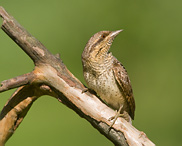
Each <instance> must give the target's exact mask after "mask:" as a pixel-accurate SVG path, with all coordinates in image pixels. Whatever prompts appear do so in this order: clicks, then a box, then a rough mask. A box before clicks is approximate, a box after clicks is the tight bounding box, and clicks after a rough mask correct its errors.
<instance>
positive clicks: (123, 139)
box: [0, 7, 154, 146]
mask: <svg viewBox="0 0 182 146" xmlns="http://www.w3.org/2000/svg"><path fill="white" fill-rule="evenodd" d="M0 16H1V17H2V18H3V24H2V26H1V29H2V30H3V31H4V32H5V33H6V34H7V35H8V36H9V37H11V38H12V40H13V41H15V42H16V43H17V44H18V45H19V46H20V47H21V48H22V50H24V51H25V53H26V54H27V55H28V56H29V57H30V58H31V59H32V60H33V62H34V64H35V68H34V70H33V71H32V72H30V73H27V74H24V75H22V76H18V77H15V78H13V79H9V80H6V81H3V82H1V86H0V92H4V91H6V90H9V89H12V88H17V87H18V89H17V90H16V91H15V93H14V94H13V95H12V96H11V97H10V99H9V100H8V101H7V103H6V105H5V106H4V108H3V109H2V111H1V113H0V146H3V145H4V144H5V143H6V141H7V140H8V139H9V138H10V137H11V136H12V135H13V133H14V132H15V130H16V129H17V128H18V126H19V125H20V123H21V122H22V120H23V118H24V117H25V116H26V114H27V112H28V111H29V110H30V107H31V105H32V104H33V102H35V101H36V99H37V98H39V97H40V96H42V95H50V96H51V97H54V98H56V99H58V101H60V102H62V103H63V104H65V105H66V106H68V107H69V108H71V109H73V110H74V111H75V112H76V113H77V114H78V115H80V116H81V117H82V118H85V119H86V120H87V121H88V122H90V123H91V124H92V125H93V126H94V127H95V128H96V129H97V130H98V131H100V133H102V134H103V135H105V136H106V137H107V138H108V139H110V140H111V141H112V142H113V143H114V144H115V145H118V146H119V145H123V146H127V145H136V146H139V145H140V146H143V145H147V146H149V145H151V146H153V145H154V144H153V143H152V142H151V141H150V140H149V139H148V138H147V136H146V135H145V134H144V133H143V132H140V131H138V130H137V129H136V128H134V127H133V126H132V125H131V124H129V123H128V122H126V121H125V120H124V119H122V118H118V119H117V121H116V123H115V124H114V125H113V127H112V128H111V129H109V125H110V124H111V123H112V121H108V119H109V118H110V117H112V116H114V115H115V111H113V110H112V109H110V108H109V107H107V106H106V105H105V104H103V103H102V102H101V101H100V100H99V99H98V98H97V97H96V96H95V95H93V94H91V93H89V92H84V93H82V91H83V90H84V89H85V87H84V85H83V84H82V83H81V82H80V81H79V80H78V79H77V78H76V77H74V75H73V74H72V73H71V72H70V71H69V70H68V69H67V68H66V66H65V65H64V64H63V62H62V61H61V59H60V58H59V56H58V55H52V54H51V53H50V52H49V51H48V50H47V49H46V48H45V47H44V45H42V44H41V43H40V42H39V41H38V40H37V39H35V38H34V37H33V36H31V35H30V34H29V33H28V32H27V31H26V30H25V29H24V28H23V27H22V26H21V25H20V24H19V23H18V22H17V21H16V20H15V19H14V18H13V17H12V16H10V15H9V14H8V13H7V12H6V11H5V10H4V9H3V8H2V7H0Z"/></svg>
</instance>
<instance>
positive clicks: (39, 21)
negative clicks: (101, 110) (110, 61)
mask: <svg viewBox="0 0 182 146" xmlns="http://www.w3.org/2000/svg"><path fill="white" fill-rule="evenodd" d="M0 5H1V6H3V7H4V8H5V9H6V10H7V11H8V12H9V13H10V14H11V15H13V17H14V18H16V20H17V21H18V22H19V23H20V24H21V25H22V26H23V27H25V28H26V29H27V30H28V31H29V32H30V33H31V34H32V35H33V36H34V37H36V38H37V39H39V40H40V41H41V42H42V43H43V44H44V45H45V46H46V47H47V48H48V49H49V50H50V51H51V52H52V53H53V54H56V53H60V54H61V59H62V60H63V62H64V63H65V64H66V65H67V67H68V69H69V70H70V71H71V72H72V73H73V74H74V75H75V76H76V77H77V78H78V79H80V80H81V81H82V82H83V83H84V84H85V82H84V79H83V74H82V65H81V53H82V51H83V49H84V47H85V44H86V43H87V41H88V39H89V38H90V37H91V36H92V35H93V34H94V33H96V32H98V31H101V30H118V29H124V31H123V32H122V33H120V35H119V36H118V37H117V38H116V39H115V41H114V43H113V45H112V48H111V51H112V52H113V54H114V55H115V56H116V57H117V58H118V60H120V61H121V62H122V63H123V64H124V66H125V67H126V69H127V70H128V73H129V76H130V79H131V82H132V86H133V90H134V95H135V100H136V117H135V120H134V121H133V125H134V126H135V127H136V128H137V129H139V130H141V131H144V132H145V133H146V134H147V136H148V137H149V139H151V140H152V141H153V142H154V143H155V144H156V145H160V146H171V145H182V139H181V130H182V126H181V124H182V117H181V110H182V107H181V103H182V102H181V101H182V100H181V97H182V94H181V91H180V90H181V89H182V88H181V81H182V77H181V74H182V66H181V62H182V51H181V50H182V40H181V38H182V1H180V0H173V1H170V0H152V1H149V0H135V1H133V0H132V1H127V0H114V1H111V0H102V1H98V0H92V1H88V0H77V1H76V0H51V1H50V0H39V1H37V0H13V1H12V0H0ZM0 23H1V24H2V20H0ZM33 68H34V65H33V63H32V61H31V59H30V58H29V57H28V56H27V55H26V54H25V53H24V52H23V51H22V50H21V49H20V48H19V47H18V46H17V45H16V44H15V43H14V42H13V41H12V40H11V39H10V38H9V37H8V36H7V35H6V34H5V33H4V32H3V31H2V30H0V81H3V80H6V79H9V78H12V77H15V76H18V75H21V74H24V73H27V72H30V71H32V70H33ZM13 91H14V90H11V91H7V92H4V93H1V94H0V109H2V108H3V106H4V104H5V103H6V102H7V100H8V98H9V97H10V95H11V94H12V93H13ZM12 145H13V146H20V145H26V146H32V145H34V146H40V145H47V146H48V145H54V146H57V145H65V146H71V145H79V146H85V145H87V146H93V145H96V146H100V145H103V146H111V145H113V144H112V143H111V142H110V141H109V140H107V139H106V138H105V137H104V136H102V135H101V134H100V133H99V132H98V131H97V130H95V129H94V128H93V127H92V126H91V125H90V124H89V123H88V122H87V121H86V120H84V119H82V118H80V117H79V116H78V115H77V114H76V113H75V112H74V111H72V110H70V109H69V108H67V107H66V106H64V105H63V104H61V103H59V102H58V101H57V100H55V99H54V98H50V97H48V96H43V97H42V98H40V99H39V100H37V101H36V102H35V103H34V105H33V106H32V108H31V110H30V111H29V112H28V114H27V116H26V118H25V119H24V120H23V122H22V124H21V125H20V127H19V128H18V129H17V130H16V132H15V134H14V135H13V136H12V137H11V138H10V140H9V141H8V142H7V146H12Z"/></svg>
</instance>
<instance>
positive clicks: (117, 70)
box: [113, 59, 135, 119]
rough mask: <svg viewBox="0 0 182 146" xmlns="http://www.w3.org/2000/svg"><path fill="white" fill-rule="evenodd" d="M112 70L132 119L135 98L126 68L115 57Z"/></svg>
mask: <svg viewBox="0 0 182 146" xmlns="http://www.w3.org/2000/svg"><path fill="white" fill-rule="evenodd" d="M113 72H114V76H115V79H116V81H117V83H118V85H119V88H120V90H122V91H123V93H124V95H125V98H126V100H127V102H128V105H129V107H130V112H129V113H128V114H129V115H130V116H131V118H132V119H134V112H135V100H134V96H133V90H132V87H131V83H130V79H129V77H128V74H127V71H126V69H125V68H124V66H123V65H122V64H121V63H120V62H119V61H118V60H117V59H115V60H114V67H113Z"/></svg>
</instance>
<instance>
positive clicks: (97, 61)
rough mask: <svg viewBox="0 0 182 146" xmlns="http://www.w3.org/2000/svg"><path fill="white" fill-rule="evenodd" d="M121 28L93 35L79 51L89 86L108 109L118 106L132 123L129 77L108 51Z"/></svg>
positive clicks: (133, 102)
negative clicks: (81, 50) (81, 51)
mask: <svg viewBox="0 0 182 146" xmlns="http://www.w3.org/2000/svg"><path fill="white" fill-rule="evenodd" d="M121 31H122V30H118V31H100V32H98V33H96V34H95V35H93V36H92V37H91V38H90V40H89V41H88V43H87V45H86V47H85V49H84V51H83V53H82V64H83V73H84V78H85V81H86V83H87V85H88V87H89V88H90V89H92V90H94V91H95V92H96V93H97V94H98V95H99V96H100V98H101V99H102V100H103V101H104V102H105V103H106V104H108V105H109V106H110V107H111V108H113V109H115V110H119V109H121V111H120V113H121V114H123V117H124V118H125V119H126V120H127V121H130V122H131V118H132V119H134V111H135V101H134V97H133V92H132V87H131V83H130V79H129V77H128V74H127V71H126V70H125V68H124V67H123V65H122V64H121V63H120V62H119V61H118V60H117V59H116V58H115V57H114V56H113V55H112V53H110V52H109V49H110V46H111V45H112V42H113V40H114V38H115V37H116V36H117V35H118V34H119V33H120V32H121ZM130 117H131V118H130Z"/></svg>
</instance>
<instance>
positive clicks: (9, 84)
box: [0, 72, 34, 93]
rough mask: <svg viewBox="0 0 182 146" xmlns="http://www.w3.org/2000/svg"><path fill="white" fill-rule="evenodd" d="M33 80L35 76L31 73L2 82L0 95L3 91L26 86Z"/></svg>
mask: <svg viewBox="0 0 182 146" xmlns="http://www.w3.org/2000/svg"><path fill="white" fill-rule="evenodd" d="M33 78H34V74H33V73H32V72H31V73H27V74H24V75H21V76H18V77H15V78H12V79H9V80H5V81H3V82H1V86H0V93H1V92H3V91H7V90H10V89H13V88H17V87H20V86H23V85H26V84H28V83H30V82H31V81H32V79H33Z"/></svg>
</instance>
